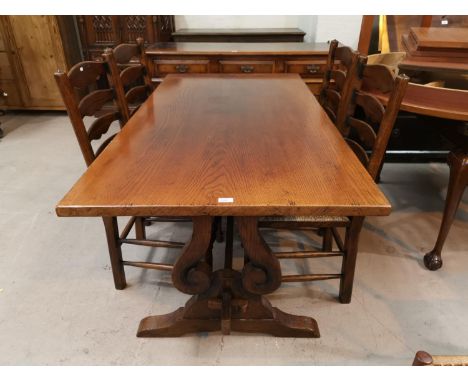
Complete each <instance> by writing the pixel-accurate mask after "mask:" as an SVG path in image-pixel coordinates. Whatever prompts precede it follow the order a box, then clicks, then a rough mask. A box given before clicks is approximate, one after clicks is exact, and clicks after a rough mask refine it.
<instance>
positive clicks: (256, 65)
mask: <svg viewBox="0 0 468 382" xmlns="http://www.w3.org/2000/svg"><path fill="white" fill-rule="evenodd" d="M274 64H275V63H274V61H234V60H232V61H220V62H219V67H220V72H221V73H273V70H274Z"/></svg>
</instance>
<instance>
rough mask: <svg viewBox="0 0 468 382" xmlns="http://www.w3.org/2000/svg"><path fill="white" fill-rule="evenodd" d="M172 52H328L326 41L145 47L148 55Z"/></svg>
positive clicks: (312, 53)
mask: <svg viewBox="0 0 468 382" xmlns="http://www.w3.org/2000/svg"><path fill="white" fill-rule="evenodd" d="M174 52H177V54H180V55H198V54H204V55H207V54H213V55H216V54H222V55H235V56H238V55H241V54H242V53H246V54H252V53H255V54H256V55H262V54H265V55H271V54H277V55H285V56H288V55H297V54H298V53H300V54H310V55H317V54H324V55H327V54H328V45H327V44H326V43H305V42H269V43H254V42H244V43H242V42H238V43H237V42H227V43H218V42H214V43H209V42H168V43H157V44H154V45H151V46H149V47H148V48H147V49H146V53H147V54H148V55H156V54H157V55H164V54H170V55H173V54H174Z"/></svg>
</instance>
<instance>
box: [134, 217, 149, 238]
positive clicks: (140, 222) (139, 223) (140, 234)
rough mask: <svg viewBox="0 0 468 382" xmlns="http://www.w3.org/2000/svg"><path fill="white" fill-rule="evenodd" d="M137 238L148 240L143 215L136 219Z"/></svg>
mask: <svg viewBox="0 0 468 382" xmlns="http://www.w3.org/2000/svg"><path fill="white" fill-rule="evenodd" d="M135 238H136V239H137V240H146V229H145V224H144V219H143V218H142V217H138V218H136V219H135Z"/></svg>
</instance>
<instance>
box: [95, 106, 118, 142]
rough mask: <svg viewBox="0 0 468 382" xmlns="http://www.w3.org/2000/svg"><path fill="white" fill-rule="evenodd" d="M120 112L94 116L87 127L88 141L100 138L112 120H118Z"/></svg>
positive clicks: (107, 129)
mask: <svg viewBox="0 0 468 382" xmlns="http://www.w3.org/2000/svg"><path fill="white" fill-rule="evenodd" d="M119 117H120V114H119V113H117V112H109V113H107V114H104V115H102V116H100V117H98V118H96V119H95V120H94V121H93V123H92V124H91V126H90V127H89V128H88V138H89V140H90V141H94V140H98V139H100V138H101V137H102V136H103V135H104V134H105V133H107V132H108V131H109V127H110V125H111V124H112V122H114V121H118V120H119Z"/></svg>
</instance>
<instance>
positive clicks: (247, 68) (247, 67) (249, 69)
mask: <svg viewBox="0 0 468 382" xmlns="http://www.w3.org/2000/svg"><path fill="white" fill-rule="evenodd" d="M240 70H241V72H242V73H252V72H253V71H254V67H253V66H252V65H241V67H240Z"/></svg>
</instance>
